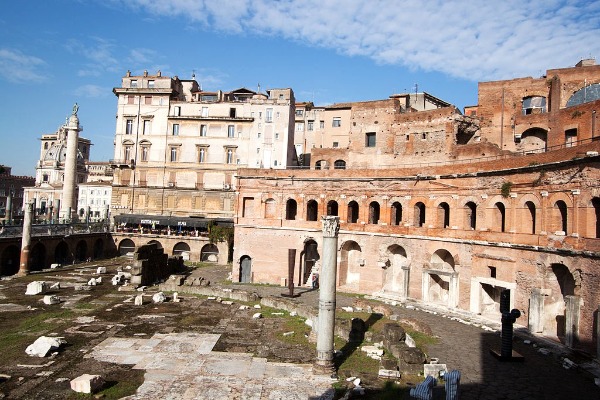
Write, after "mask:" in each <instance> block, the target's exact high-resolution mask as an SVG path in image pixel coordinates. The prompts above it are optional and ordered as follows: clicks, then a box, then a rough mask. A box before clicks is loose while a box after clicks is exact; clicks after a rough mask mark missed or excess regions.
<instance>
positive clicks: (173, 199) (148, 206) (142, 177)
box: [110, 71, 297, 224]
mask: <svg viewBox="0 0 600 400" xmlns="http://www.w3.org/2000/svg"><path fill="white" fill-rule="evenodd" d="M113 92H114V94H115V95H116V96H117V120H116V121H117V122H116V130H115V153H114V159H113V160H111V161H110V163H111V165H112V166H113V167H114V168H115V172H114V180H113V194H112V205H111V208H112V214H113V215H115V216H118V215H120V214H135V215H141V216H144V215H169V216H177V217H181V218H232V217H233V213H234V204H235V201H236V197H235V190H236V178H235V176H236V172H237V170H238V169H239V168H246V167H252V168H259V169H281V168H285V167H287V166H292V165H296V162H297V158H296V156H295V150H294V105H295V99H294V93H293V91H292V90H291V89H289V88H288V89H269V90H266V92H264V93H263V92H260V91H256V92H255V91H252V90H249V89H246V88H240V89H236V90H232V91H221V90H219V91H213V92H209V91H205V90H202V89H201V88H200V85H199V84H198V82H197V81H196V80H195V79H191V80H182V79H179V78H178V77H177V76H174V77H167V76H162V74H161V73H160V71H159V72H157V73H156V75H149V74H148V73H147V72H144V73H143V75H141V76H133V75H132V74H131V73H130V72H127V74H126V75H125V76H124V77H123V78H122V83H121V87H118V88H114V90H113ZM142 219H143V220H146V219H147V218H142V217H140V220H142ZM188 222H189V223H190V224H191V223H192V221H188Z"/></svg>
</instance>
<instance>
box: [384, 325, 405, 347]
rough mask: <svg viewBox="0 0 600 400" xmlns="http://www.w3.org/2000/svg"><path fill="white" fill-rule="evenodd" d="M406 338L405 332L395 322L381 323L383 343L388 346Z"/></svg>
mask: <svg viewBox="0 0 600 400" xmlns="http://www.w3.org/2000/svg"><path fill="white" fill-rule="evenodd" d="M405 340H406V332H405V331H404V328H402V327H401V326H400V325H398V324H397V323H393V322H392V323H387V324H385V325H383V345H384V346H385V347H388V348H389V347H390V346H393V345H395V344H398V343H400V342H404V341H405Z"/></svg>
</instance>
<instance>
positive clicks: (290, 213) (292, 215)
mask: <svg viewBox="0 0 600 400" xmlns="http://www.w3.org/2000/svg"><path fill="white" fill-rule="evenodd" d="M297 213H298V203H297V202H296V200H294V199H287V201H286V202H285V219H286V220H288V221H293V220H295V219H296V214H297Z"/></svg>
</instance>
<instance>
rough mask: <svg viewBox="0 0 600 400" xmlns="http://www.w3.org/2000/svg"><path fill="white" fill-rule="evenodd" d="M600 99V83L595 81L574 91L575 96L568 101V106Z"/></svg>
mask: <svg viewBox="0 0 600 400" xmlns="http://www.w3.org/2000/svg"><path fill="white" fill-rule="evenodd" d="M598 99H600V83H594V84H591V85H587V86H586V87H584V88H581V89H579V90H578V91H576V92H575V93H573V96H571V98H569V100H568V101H567V107H572V106H577V105H579V104H584V103H589V102H591V101H595V100H598Z"/></svg>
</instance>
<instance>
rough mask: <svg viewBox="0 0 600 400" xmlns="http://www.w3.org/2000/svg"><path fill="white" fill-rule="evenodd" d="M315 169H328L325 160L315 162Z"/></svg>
mask: <svg viewBox="0 0 600 400" xmlns="http://www.w3.org/2000/svg"><path fill="white" fill-rule="evenodd" d="M315 169H328V166H327V161H326V160H318V161H316V162H315Z"/></svg>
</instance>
